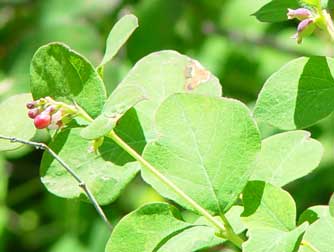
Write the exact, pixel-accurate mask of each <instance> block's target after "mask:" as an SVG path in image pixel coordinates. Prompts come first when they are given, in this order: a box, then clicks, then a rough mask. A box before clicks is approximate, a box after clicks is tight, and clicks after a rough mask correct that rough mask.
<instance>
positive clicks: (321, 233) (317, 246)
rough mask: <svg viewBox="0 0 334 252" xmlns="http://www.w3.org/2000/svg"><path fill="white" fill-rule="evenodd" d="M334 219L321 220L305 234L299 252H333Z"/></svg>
mask: <svg viewBox="0 0 334 252" xmlns="http://www.w3.org/2000/svg"><path fill="white" fill-rule="evenodd" d="M333 230H334V218H333V217H331V216H329V217H327V218H320V219H319V220H318V221H316V222H314V223H313V224H312V225H311V226H310V227H309V228H308V229H307V230H306V232H305V235H304V237H303V246H301V248H300V250H299V252H314V251H319V252H332V251H333V244H334V232H333Z"/></svg>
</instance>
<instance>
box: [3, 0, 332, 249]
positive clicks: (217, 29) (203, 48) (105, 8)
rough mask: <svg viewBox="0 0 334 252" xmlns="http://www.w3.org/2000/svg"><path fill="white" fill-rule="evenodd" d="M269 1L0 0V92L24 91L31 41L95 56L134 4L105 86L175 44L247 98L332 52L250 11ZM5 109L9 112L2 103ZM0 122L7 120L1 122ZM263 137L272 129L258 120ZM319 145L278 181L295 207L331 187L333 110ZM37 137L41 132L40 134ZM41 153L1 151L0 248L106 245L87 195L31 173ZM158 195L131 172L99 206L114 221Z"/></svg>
mask: <svg viewBox="0 0 334 252" xmlns="http://www.w3.org/2000/svg"><path fill="white" fill-rule="evenodd" d="M266 2H268V1H267V0H71V1H68V0H0V101H2V100H3V99H4V98H6V97H8V96H11V95H13V94H15V93H22V92H28V91H29V64H30V60H31V58H32V56H33V54H34V52H35V51H36V49H37V48H38V47H39V46H41V45H43V44H45V43H48V42H51V41H61V42H65V43H67V44H68V45H69V46H70V47H72V48H73V49H75V50H76V51H78V52H80V53H81V54H83V55H85V56H86V57H87V58H89V59H90V60H91V61H92V62H95V63H96V64H97V63H98V62H99V61H100V59H101V58H102V55H103V52H104V41H105V40H106V37H107V35H108V33H109V31H110V29H111V27H112V25H113V24H114V23H115V22H116V20H117V19H118V18H119V17H121V16H122V15H124V14H125V13H133V14H135V15H136V16H137V17H138V19H139V24H140V27H139V29H138V30H137V31H136V32H135V34H134V35H133V36H132V37H131V38H130V40H129V42H128V43H127V45H126V46H125V47H124V48H123V49H122V51H121V53H119V55H118V56H117V58H116V59H115V60H114V61H113V62H112V63H111V64H109V65H108V66H107V67H106V69H105V78H106V83H107V88H108V92H109V93H110V92H111V91H112V90H113V89H114V87H115V86H116V85H117V84H118V83H119V82H120V80H121V79H122V78H123V77H124V76H125V74H126V73H127V71H128V70H129V69H130V68H131V66H132V65H133V64H134V63H135V62H136V61H138V60H139V59H140V58H141V57H143V56H145V55H147V54H149V53H150V52H153V51H158V50H162V49H173V50H177V51H179V52H181V53H184V54H187V55H189V56H191V57H194V58H195V59H197V60H199V61H200V62H201V63H202V64H203V65H204V66H205V67H207V68H208V69H209V70H210V71H211V72H212V73H213V74H215V75H216V76H217V77H218V78H219V79H220V81H221V83H222V86H223V92H224V95H225V96H228V97H233V98H237V99H240V100H242V101H243V102H245V103H247V104H248V105H249V106H250V107H252V105H253V104H254V101H255V99H256V97H257V94H258V92H259V90H260V89H261V87H262V85H263V83H264V82H265V80H266V79H267V78H268V77H269V76H270V75H271V74H272V73H273V72H274V71H276V70H278V69H279V68H280V67H281V66H282V65H283V64H285V63H286V62H288V61H289V60H291V59H294V58H296V57H299V56H304V55H328V56H331V55H332V54H333V51H332V50H333V48H334V47H333V45H331V44H329V43H328V41H327V39H326V38H325V37H323V36H322V34H316V35H315V36H313V37H310V38H307V39H306V40H305V41H304V43H303V45H301V46H297V45H296V44H295V41H294V40H293V39H290V37H291V36H292V35H293V33H294V32H295V29H296V28H295V27H296V23H294V22H284V23H278V24H265V23H260V22H258V21H257V20H256V19H255V17H253V16H251V14H252V13H254V12H255V11H256V10H257V9H259V8H260V7H261V6H262V5H263V4H265V3H266ZM9 113H10V111H9ZM1 123H5V122H1ZM260 128H261V132H262V135H263V137H266V136H269V135H271V134H274V133H276V132H278V131H277V130H276V129H273V128H270V127H268V126H266V125H260ZM308 130H310V131H311V132H312V135H313V137H315V138H317V139H319V140H320V141H321V142H322V143H323V144H324V146H325V148H326V152H325V155H324V158H323V161H322V163H321V165H320V167H319V168H318V169H317V171H316V172H314V173H312V174H310V175H308V176H307V177H305V178H302V179H300V180H298V181H296V182H295V183H293V184H290V185H288V186H287V187H286V188H287V189H288V190H289V191H290V192H291V193H292V195H293V196H294V198H295V200H296V201H297V207H298V211H299V213H300V212H301V211H302V210H304V209H305V208H306V207H308V206H311V205H315V204H327V201H328V199H329V197H330V193H331V192H333V191H334V183H333V182H334V179H333V178H334V167H333V166H334V160H333V157H334V155H333V154H334V152H333V150H334V141H333V140H334V116H330V117H328V118H326V119H324V120H323V121H321V122H320V123H318V124H317V125H315V126H313V127H312V128H310V129H308ZM35 139H37V140H39V141H42V140H43V141H47V136H46V135H45V134H43V133H41V134H39V135H37V136H36V137H35ZM40 158H41V152H40V151H36V150H33V149H32V148H29V147H26V146H25V147H21V148H19V149H17V150H15V151H11V152H6V153H3V154H1V156H0V251H4V252H16V251H22V252H23V251H25V252H29V251H35V252H37V251H50V252H70V251H76V252H84V251H91V252H95V251H96V252H98V251H104V246H105V243H106V241H107V239H108V237H109V231H108V230H107V228H106V227H105V226H104V225H105V224H104V223H102V221H101V220H100V219H99V217H98V216H97V214H96V212H95V211H94V208H93V207H92V206H91V205H89V204H87V203H80V202H76V201H68V200H64V199H60V198H56V197H55V196H53V195H51V194H50V193H48V192H47V191H46V189H45V188H44V187H43V185H42V184H41V182H40V180H39V161H40ZM158 200H162V199H161V198H160V197H159V196H158V195H157V194H156V193H155V192H154V191H153V190H152V189H151V188H150V187H149V186H147V185H145V184H144V183H143V182H142V181H141V180H140V179H139V178H137V179H136V180H135V181H134V182H132V183H131V185H130V187H129V188H128V189H127V190H126V191H124V193H123V194H122V196H121V197H120V199H119V200H117V201H116V202H115V203H113V204H111V205H109V206H106V207H104V210H105V211H106V213H107V215H108V217H109V218H110V220H111V221H112V222H113V223H116V222H117V220H119V218H121V216H122V215H124V214H125V213H128V212H129V211H131V210H133V209H135V208H136V207H138V206H140V205H141V204H143V203H145V202H149V201H158Z"/></svg>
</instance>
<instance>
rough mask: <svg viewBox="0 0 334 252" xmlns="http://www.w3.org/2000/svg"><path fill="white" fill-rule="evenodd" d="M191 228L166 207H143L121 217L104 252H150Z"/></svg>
mask: <svg viewBox="0 0 334 252" xmlns="http://www.w3.org/2000/svg"><path fill="white" fill-rule="evenodd" d="M191 226H193V225H192V224H189V223H186V222H184V221H182V220H181V219H180V213H179V212H178V210H177V209H176V208H174V207H173V206H171V205H169V204H166V203H152V204H148V205H145V206H143V207H141V208H139V209H137V210H135V211H134V212H132V213H130V214H128V215H127V216H125V217H124V218H123V219H122V220H121V221H120V222H119V223H118V224H117V226H116V227H115V229H114V231H113V232H112V234H111V237H110V239H109V241H108V243H107V247H106V250H105V251H106V252H113V251H117V252H129V251H131V252H152V251H157V249H158V248H159V247H160V246H161V245H162V244H163V243H164V241H165V240H166V239H169V238H171V237H172V236H174V235H176V234H177V233H179V232H182V231H183V230H185V229H187V228H190V227H191Z"/></svg>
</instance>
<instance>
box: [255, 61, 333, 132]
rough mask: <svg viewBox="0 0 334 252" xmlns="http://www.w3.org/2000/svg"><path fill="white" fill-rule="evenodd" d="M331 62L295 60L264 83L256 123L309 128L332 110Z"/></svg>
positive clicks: (256, 111)
mask: <svg viewBox="0 0 334 252" xmlns="http://www.w3.org/2000/svg"><path fill="white" fill-rule="evenodd" d="M333 71H334V60H333V59H331V58H327V57H311V58H305V57H303V58H298V59H296V60H293V61H291V62H289V63H288V64H286V65H285V66H283V67H282V68H281V69H280V70H278V71H277V72H276V73H274V74H273V75H272V76H271V77H270V78H269V79H268V80H267V81H266V83H265V84H264V87H263V88H262V90H261V92H260V94H259V97H258V100H257V102H256V106H255V112H254V113H255V116H256V118H257V119H258V120H261V121H264V122H266V123H268V124H271V125H273V126H276V127H278V128H280V129H284V130H291V129H299V128H305V127H308V126H310V125H312V124H314V123H316V122H317V121H319V120H320V119H322V118H324V117H326V116H328V115H329V114H330V113H331V112H332V111H333V110H334V99H333V96H334V79H333Z"/></svg>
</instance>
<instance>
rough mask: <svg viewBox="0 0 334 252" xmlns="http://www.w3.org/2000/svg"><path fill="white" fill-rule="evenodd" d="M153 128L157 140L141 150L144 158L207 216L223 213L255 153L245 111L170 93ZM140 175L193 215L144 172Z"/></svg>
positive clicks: (255, 137) (233, 104) (229, 103)
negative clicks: (156, 132)
mask: <svg viewBox="0 0 334 252" xmlns="http://www.w3.org/2000/svg"><path fill="white" fill-rule="evenodd" d="M156 127H157V131H158V135H159V136H160V137H159V138H158V140H157V141H155V142H152V143H149V144H148V145H147V146H146V148H145V150H144V158H145V159H146V160H148V161H149V162H150V163H151V164H153V165H154V166H155V167H156V168H157V169H158V170H159V171H160V172H161V173H162V174H163V175H164V176H166V177H167V178H169V179H170V180H171V181H172V182H173V183H175V184H176V185H178V186H179V187H180V188H182V190H183V191H184V192H186V193H187V194H188V195H189V196H190V197H192V198H193V199H194V200H196V201H197V202H198V203H199V204H200V205H202V206H203V207H205V208H206V209H208V210H209V211H210V212H212V213H214V214H219V213H223V212H226V211H227V210H228V209H229V208H230V207H231V205H232V204H233V203H234V201H235V200H236V199H237V197H238V195H239V194H240V193H241V191H242V189H243V188H244V186H245V185H246V183H247V180H248V178H249V176H250V172H251V167H252V163H253V162H254V159H255V155H256V153H257V152H258V150H259V148H260V140H259V133H258V130H257V127H256V125H255V123H254V121H253V119H252V118H251V115H250V112H249V110H248V109H247V107H246V106H245V105H243V104H242V103H241V102H239V101H236V100H233V99H226V98H218V97H209V96H202V95H195V94H175V95H172V96H170V97H169V98H168V99H166V100H165V101H164V102H163V104H162V105H161V106H160V108H159V109H158V111H157V116H156ZM142 176H143V178H144V180H145V181H147V182H148V183H149V184H151V185H152V186H153V187H154V188H155V189H156V190H157V191H158V192H159V193H160V194H162V195H163V196H165V197H167V198H169V199H172V200H174V201H176V202H177V203H179V204H181V205H182V206H184V207H186V208H188V209H191V210H192V208H191V207H190V206H189V205H188V204H187V203H186V202H184V200H183V199H181V198H179V197H178V196H177V195H175V194H174V192H172V191H170V190H168V189H167V188H166V187H165V186H164V185H161V183H160V182H159V181H158V180H157V179H156V177H155V176H153V175H152V174H151V173H150V172H149V171H148V170H147V169H146V168H144V167H143V168H142Z"/></svg>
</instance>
